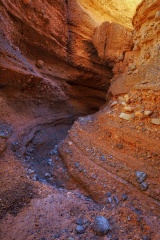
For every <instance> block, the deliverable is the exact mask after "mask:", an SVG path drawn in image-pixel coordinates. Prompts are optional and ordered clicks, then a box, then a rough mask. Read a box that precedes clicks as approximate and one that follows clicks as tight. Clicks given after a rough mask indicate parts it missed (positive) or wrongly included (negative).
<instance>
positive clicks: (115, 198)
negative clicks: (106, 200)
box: [113, 196, 119, 205]
mask: <svg viewBox="0 0 160 240" xmlns="http://www.w3.org/2000/svg"><path fill="white" fill-rule="evenodd" d="M113 199H114V201H115V203H116V204H117V205H118V204H119V200H118V197H116V196H113Z"/></svg>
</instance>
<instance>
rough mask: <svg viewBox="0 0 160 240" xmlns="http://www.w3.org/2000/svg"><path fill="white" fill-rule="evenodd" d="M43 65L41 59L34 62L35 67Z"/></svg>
mask: <svg viewBox="0 0 160 240" xmlns="http://www.w3.org/2000/svg"><path fill="white" fill-rule="evenodd" d="M43 65H44V61H42V60H37V62H36V66H37V67H39V68H42V67H43Z"/></svg>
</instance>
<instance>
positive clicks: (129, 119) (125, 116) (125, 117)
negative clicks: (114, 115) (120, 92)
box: [119, 113, 134, 121]
mask: <svg viewBox="0 0 160 240" xmlns="http://www.w3.org/2000/svg"><path fill="white" fill-rule="evenodd" d="M119 117H120V118H122V119H125V120H127V121H131V120H133V118H134V115H133V114H128V113H121V114H120V115H119Z"/></svg>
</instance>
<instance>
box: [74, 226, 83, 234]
mask: <svg viewBox="0 0 160 240" xmlns="http://www.w3.org/2000/svg"><path fill="white" fill-rule="evenodd" d="M84 230H85V229H84V227H82V226H80V225H78V226H77V227H76V232H77V233H84Z"/></svg>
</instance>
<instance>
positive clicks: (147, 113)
mask: <svg viewBox="0 0 160 240" xmlns="http://www.w3.org/2000/svg"><path fill="white" fill-rule="evenodd" d="M152 113H153V112H152V111H150V110H145V111H144V115H145V116H151V115H152Z"/></svg>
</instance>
